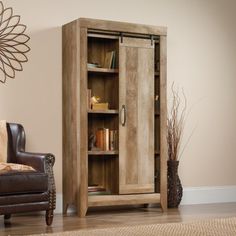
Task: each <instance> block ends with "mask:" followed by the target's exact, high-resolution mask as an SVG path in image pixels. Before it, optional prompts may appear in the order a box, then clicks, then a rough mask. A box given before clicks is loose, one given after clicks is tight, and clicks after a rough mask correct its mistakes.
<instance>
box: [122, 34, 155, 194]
mask: <svg viewBox="0 0 236 236" xmlns="http://www.w3.org/2000/svg"><path fill="white" fill-rule="evenodd" d="M121 41H122V42H120V45H119V73H120V76H119V109H120V125H119V193H120V194H131V193H151V192H154V46H153V45H151V40H148V39H137V38H123V40H121Z"/></svg>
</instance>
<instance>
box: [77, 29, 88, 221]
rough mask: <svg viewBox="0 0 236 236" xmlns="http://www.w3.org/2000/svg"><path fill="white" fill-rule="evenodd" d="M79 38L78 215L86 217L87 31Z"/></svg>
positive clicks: (82, 32)
mask: <svg viewBox="0 0 236 236" xmlns="http://www.w3.org/2000/svg"><path fill="white" fill-rule="evenodd" d="M78 33H79V35H80V36H79V38H80V42H79V43H80V44H79V48H80V57H79V58H80V61H79V63H78V64H77V66H79V78H77V79H78V80H79V84H80V90H79V91H80V94H79V95H78V97H77V99H78V101H80V102H79V103H78V106H79V109H77V115H78V117H80V129H79V132H78V133H77V135H78V136H79V137H78V140H79V142H78V147H79V150H78V151H79V156H78V159H79V165H78V166H77V168H78V170H79V173H78V175H79V180H80V181H79V183H78V186H77V188H78V190H79V191H78V193H79V195H78V199H77V201H78V206H79V209H78V214H79V215H80V216H81V217H84V216H85V215H86V212H87V209H88V131H87V127H88V116H87V29H86V28H82V27H81V28H80V30H79V31H78Z"/></svg>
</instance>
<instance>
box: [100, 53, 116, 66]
mask: <svg viewBox="0 0 236 236" xmlns="http://www.w3.org/2000/svg"><path fill="white" fill-rule="evenodd" d="M115 63H116V52H115V51H109V52H106V54H105V60H104V64H103V67H104V68H108V69H114V68H115Z"/></svg>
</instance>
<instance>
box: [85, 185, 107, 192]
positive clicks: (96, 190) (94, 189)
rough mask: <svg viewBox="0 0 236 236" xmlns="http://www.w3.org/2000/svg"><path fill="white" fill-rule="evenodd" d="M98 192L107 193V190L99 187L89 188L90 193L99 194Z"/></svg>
mask: <svg viewBox="0 0 236 236" xmlns="http://www.w3.org/2000/svg"><path fill="white" fill-rule="evenodd" d="M98 191H100V192H102V191H103V192H104V191H106V189H105V188H103V187H102V186H99V185H92V186H88V192H98Z"/></svg>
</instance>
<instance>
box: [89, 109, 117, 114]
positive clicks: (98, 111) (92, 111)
mask: <svg viewBox="0 0 236 236" xmlns="http://www.w3.org/2000/svg"><path fill="white" fill-rule="evenodd" d="M88 113H89V114H119V110H114V109H109V110H92V109H89V110H88Z"/></svg>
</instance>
